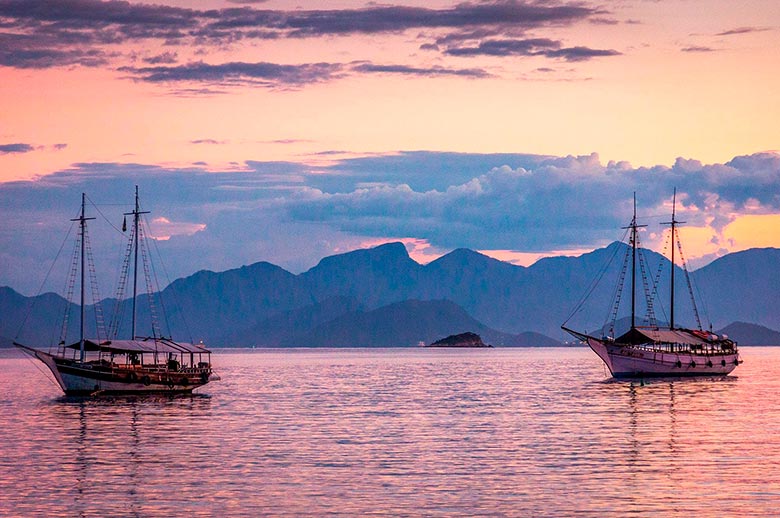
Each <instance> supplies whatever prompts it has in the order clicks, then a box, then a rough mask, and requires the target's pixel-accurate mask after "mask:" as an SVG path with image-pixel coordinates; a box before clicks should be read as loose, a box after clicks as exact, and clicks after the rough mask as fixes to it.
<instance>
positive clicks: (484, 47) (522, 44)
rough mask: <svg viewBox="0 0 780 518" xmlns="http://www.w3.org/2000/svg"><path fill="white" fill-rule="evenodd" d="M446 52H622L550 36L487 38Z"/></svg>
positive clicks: (586, 55)
mask: <svg viewBox="0 0 780 518" xmlns="http://www.w3.org/2000/svg"><path fill="white" fill-rule="evenodd" d="M445 53H446V54H450V55H452V56H545V57H548V58H562V59H565V60H566V61H586V60H588V59H592V58H595V57H604V56H619V55H620V52H618V51H616V50H611V49H591V48H589V47H562V46H561V42H560V41H556V40H551V39H548V38H530V39H514V40H485V41H482V42H480V43H479V44H478V45H477V46H475V47H450V48H448V49H447V50H446V51H445Z"/></svg>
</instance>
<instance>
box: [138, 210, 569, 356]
mask: <svg viewBox="0 0 780 518" xmlns="http://www.w3.org/2000/svg"><path fill="white" fill-rule="evenodd" d="M144 219H145V218H144ZM146 225H147V227H148V226H149V223H148V222H147V224H146ZM150 230H151V229H150ZM152 243H153V244H154V251H155V252H156V253H157V258H158V260H159V261H160V266H161V267H162V271H163V275H165V281H166V282H167V283H168V287H170V286H171V285H172V284H173V283H172V282H171V276H170V275H168V270H167V269H166V268H165V261H163V259H162V254H161V253H160V247H159V245H158V244H157V240H156V239H152ZM153 268H154V267H153ZM155 280H156V279H155ZM157 286H158V290H159V282H158V285H157ZM170 292H171V296H172V298H173V304H174V306H175V309H177V310H178V311H179V314H180V315H181V319H182V322H184V328H185V329H186V330H187V334H188V335H189V339H190V343H195V341H194V339H193V335H192V329H191V328H190V324H189V322H187V317H186V316H185V315H184V311H183V306H182V305H181V304H180V303H179V299H178V297H177V296H176V290H175V289H171V290H170ZM160 305H161V306H164V305H163V302H162V292H160ZM162 309H163V316H164V317H165V325H167V326H168V333H169V334H173V330H172V329H171V327H170V323H169V322H168V314H167V312H166V311H165V307H163V308H162ZM569 318H571V317H569ZM567 321H568V320H567ZM171 338H173V337H171Z"/></svg>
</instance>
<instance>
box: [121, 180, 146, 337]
mask: <svg viewBox="0 0 780 518" xmlns="http://www.w3.org/2000/svg"><path fill="white" fill-rule="evenodd" d="M141 214H149V211H145V212H141V210H140V207H139V205H138V186H137V185H136V186H135V210H133V212H125V216H131V215H132V216H133V319H132V331H131V335H130V339H131V340H135V305H136V297H137V295H138V221H139V219H140V217H141Z"/></svg>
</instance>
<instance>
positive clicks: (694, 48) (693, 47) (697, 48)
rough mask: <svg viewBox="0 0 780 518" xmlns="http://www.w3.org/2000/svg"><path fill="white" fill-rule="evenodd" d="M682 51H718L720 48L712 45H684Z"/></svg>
mask: <svg viewBox="0 0 780 518" xmlns="http://www.w3.org/2000/svg"><path fill="white" fill-rule="evenodd" d="M680 50H681V51H682V52H717V50H718V49H714V48H712V47H704V46H701V45H691V46H690V47H683V48H681V49H680Z"/></svg>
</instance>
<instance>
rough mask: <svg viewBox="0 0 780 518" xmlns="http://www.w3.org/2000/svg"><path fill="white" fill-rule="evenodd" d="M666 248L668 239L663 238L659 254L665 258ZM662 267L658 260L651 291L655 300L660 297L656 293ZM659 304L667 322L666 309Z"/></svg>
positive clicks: (662, 264) (661, 262)
mask: <svg viewBox="0 0 780 518" xmlns="http://www.w3.org/2000/svg"><path fill="white" fill-rule="evenodd" d="M664 234H666V232H664ZM670 237H671V233H670ZM668 248H669V240H664V248H663V252H662V253H661V255H662V256H663V257H664V258H666V250H667V249H668ZM663 267H664V262H663V261H659V262H658V271H656V274H655V278H654V279H653V293H652V297H653V298H654V299H655V300H658V299H659V298H660V294H659V293H658V286H660V284H661V271H662V270H663ZM659 306H660V308H661V313H662V314H663V316H664V319H665V320H666V321H667V322H668V321H669V316H668V315H667V314H666V309H665V308H664V305H663V304H660V303H659Z"/></svg>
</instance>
